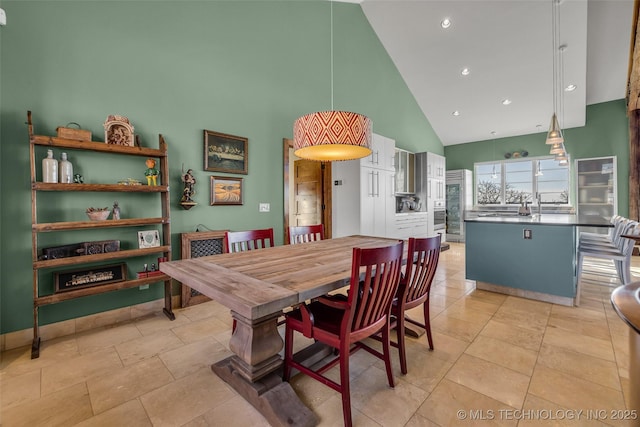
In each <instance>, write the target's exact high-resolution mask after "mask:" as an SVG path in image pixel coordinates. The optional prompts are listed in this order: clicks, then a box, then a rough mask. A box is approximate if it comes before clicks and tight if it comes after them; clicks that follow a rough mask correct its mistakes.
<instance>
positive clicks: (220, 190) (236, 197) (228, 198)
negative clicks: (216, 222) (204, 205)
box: [211, 176, 243, 206]
mask: <svg viewBox="0 0 640 427" xmlns="http://www.w3.org/2000/svg"><path fill="white" fill-rule="evenodd" d="M242 196H243V194H242V178H234V177H229V176H212V177H211V206H214V205H241V204H242Z"/></svg>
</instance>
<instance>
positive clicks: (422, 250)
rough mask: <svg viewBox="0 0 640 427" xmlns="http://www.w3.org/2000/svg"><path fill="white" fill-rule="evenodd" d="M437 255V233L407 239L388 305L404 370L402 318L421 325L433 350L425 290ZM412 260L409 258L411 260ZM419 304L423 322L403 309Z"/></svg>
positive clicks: (426, 291)
mask: <svg viewBox="0 0 640 427" xmlns="http://www.w3.org/2000/svg"><path fill="white" fill-rule="evenodd" d="M439 258H440V235H439V234H438V235H437V236H435V237H427V238H424V239H415V238H413V237H412V238H410V239H409V245H408V246H407V260H408V261H407V266H406V270H405V273H404V275H403V276H402V277H401V279H400V286H398V293H397V297H396V298H395V299H394V301H393V304H392V305H391V316H392V324H391V326H392V327H393V326H395V327H396V333H397V339H396V342H392V343H391V345H392V346H393V347H397V348H398V353H399V355H400V370H401V371H402V373H403V374H406V373H407V354H406V349H405V341H404V334H405V327H404V325H405V322H409V323H412V324H414V325H416V326H420V327H421V328H424V329H425V331H426V333H427V339H428V341H429V350H433V338H432V337H431V323H430V320H429V291H430V290H431V283H432V282H433V277H434V275H435V273H436V269H437V268H438V260H439ZM411 260H413V262H411ZM420 305H422V312H423V314H424V324H423V323H420V322H418V321H416V320H413V319H411V318H410V317H408V316H407V315H406V313H405V312H406V311H407V310H410V309H412V308H414V307H418V306H420Z"/></svg>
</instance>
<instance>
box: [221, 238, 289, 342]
mask: <svg viewBox="0 0 640 427" xmlns="http://www.w3.org/2000/svg"><path fill="white" fill-rule="evenodd" d="M272 246H274V245H273V228H264V229H261V230H248V231H226V232H225V233H224V248H225V251H226V252H227V253H233V252H244V251H251V250H255V249H264V248H270V247H272ZM282 323H284V321H281V322H280V323H278V325H281V324H282ZM231 330H232V331H235V330H236V321H235V319H234V320H233V327H232V328H231Z"/></svg>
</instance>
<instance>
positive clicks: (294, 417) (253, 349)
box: [211, 311, 318, 427]
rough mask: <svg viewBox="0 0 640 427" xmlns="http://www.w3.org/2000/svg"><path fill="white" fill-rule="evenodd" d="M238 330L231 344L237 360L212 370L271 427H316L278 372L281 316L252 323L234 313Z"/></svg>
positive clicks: (312, 415)
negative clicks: (279, 318)
mask: <svg viewBox="0 0 640 427" xmlns="http://www.w3.org/2000/svg"><path fill="white" fill-rule="evenodd" d="M231 315H232V316H233V318H234V320H235V321H236V329H235V331H234V332H233V335H232V336H231V340H230V341H229V348H230V349H231V351H233V352H234V353H235V355H234V356H231V357H228V358H226V359H223V360H221V361H220V362H217V363H215V364H213V365H212V366H211V369H212V370H213V372H215V373H216V374H217V375H218V376H219V377H220V378H222V379H223V380H224V381H225V382H226V383H227V384H229V385H230V386H231V387H233V389H234V390H236V391H237V392H238V393H239V394H240V395H241V396H242V397H244V399H245V400H247V401H248V402H249V403H251V404H252V405H253V406H254V407H255V408H256V409H257V410H258V411H259V412H260V413H261V414H262V415H263V416H264V417H265V418H266V419H267V421H269V423H270V424H271V425H272V426H282V427H285V426H287V427H288V426H303V427H307V426H315V425H316V424H317V423H318V419H317V417H316V415H315V414H314V413H313V412H311V410H310V409H309V408H308V407H307V406H305V404H304V403H302V401H301V400H300V398H299V397H298V396H297V395H296V393H295V392H294V391H293V388H291V385H290V384H289V383H288V382H283V381H282V374H281V372H280V371H279V369H278V368H280V367H281V366H282V358H281V357H280V356H279V354H278V352H279V351H280V350H281V349H282V347H283V341H282V337H281V336H280V334H279V333H278V328H277V319H278V317H279V315H278V314H274V315H270V316H267V317H264V318H262V319H257V320H251V319H247V318H245V317H242V316H240V315H239V314H238V313H235V312H233V311H232V312H231Z"/></svg>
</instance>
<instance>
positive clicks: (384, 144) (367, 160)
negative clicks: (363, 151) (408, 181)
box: [360, 133, 396, 171]
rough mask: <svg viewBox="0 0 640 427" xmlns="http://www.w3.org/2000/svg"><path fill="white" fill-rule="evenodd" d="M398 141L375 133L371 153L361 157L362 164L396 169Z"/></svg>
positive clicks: (391, 169) (390, 169)
mask: <svg viewBox="0 0 640 427" xmlns="http://www.w3.org/2000/svg"><path fill="white" fill-rule="evenodd" d="M395 151H396V142H395V141H394V140H393V139H391V138H387V137H386V136H382V135H378V134H375V133H374V134H373V136H372V139H371V154H369V155H368V156H367V157H363V158H362V159H360V166H365V167H371V168H376V169H384V170H388V171H395Z"/></svg>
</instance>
